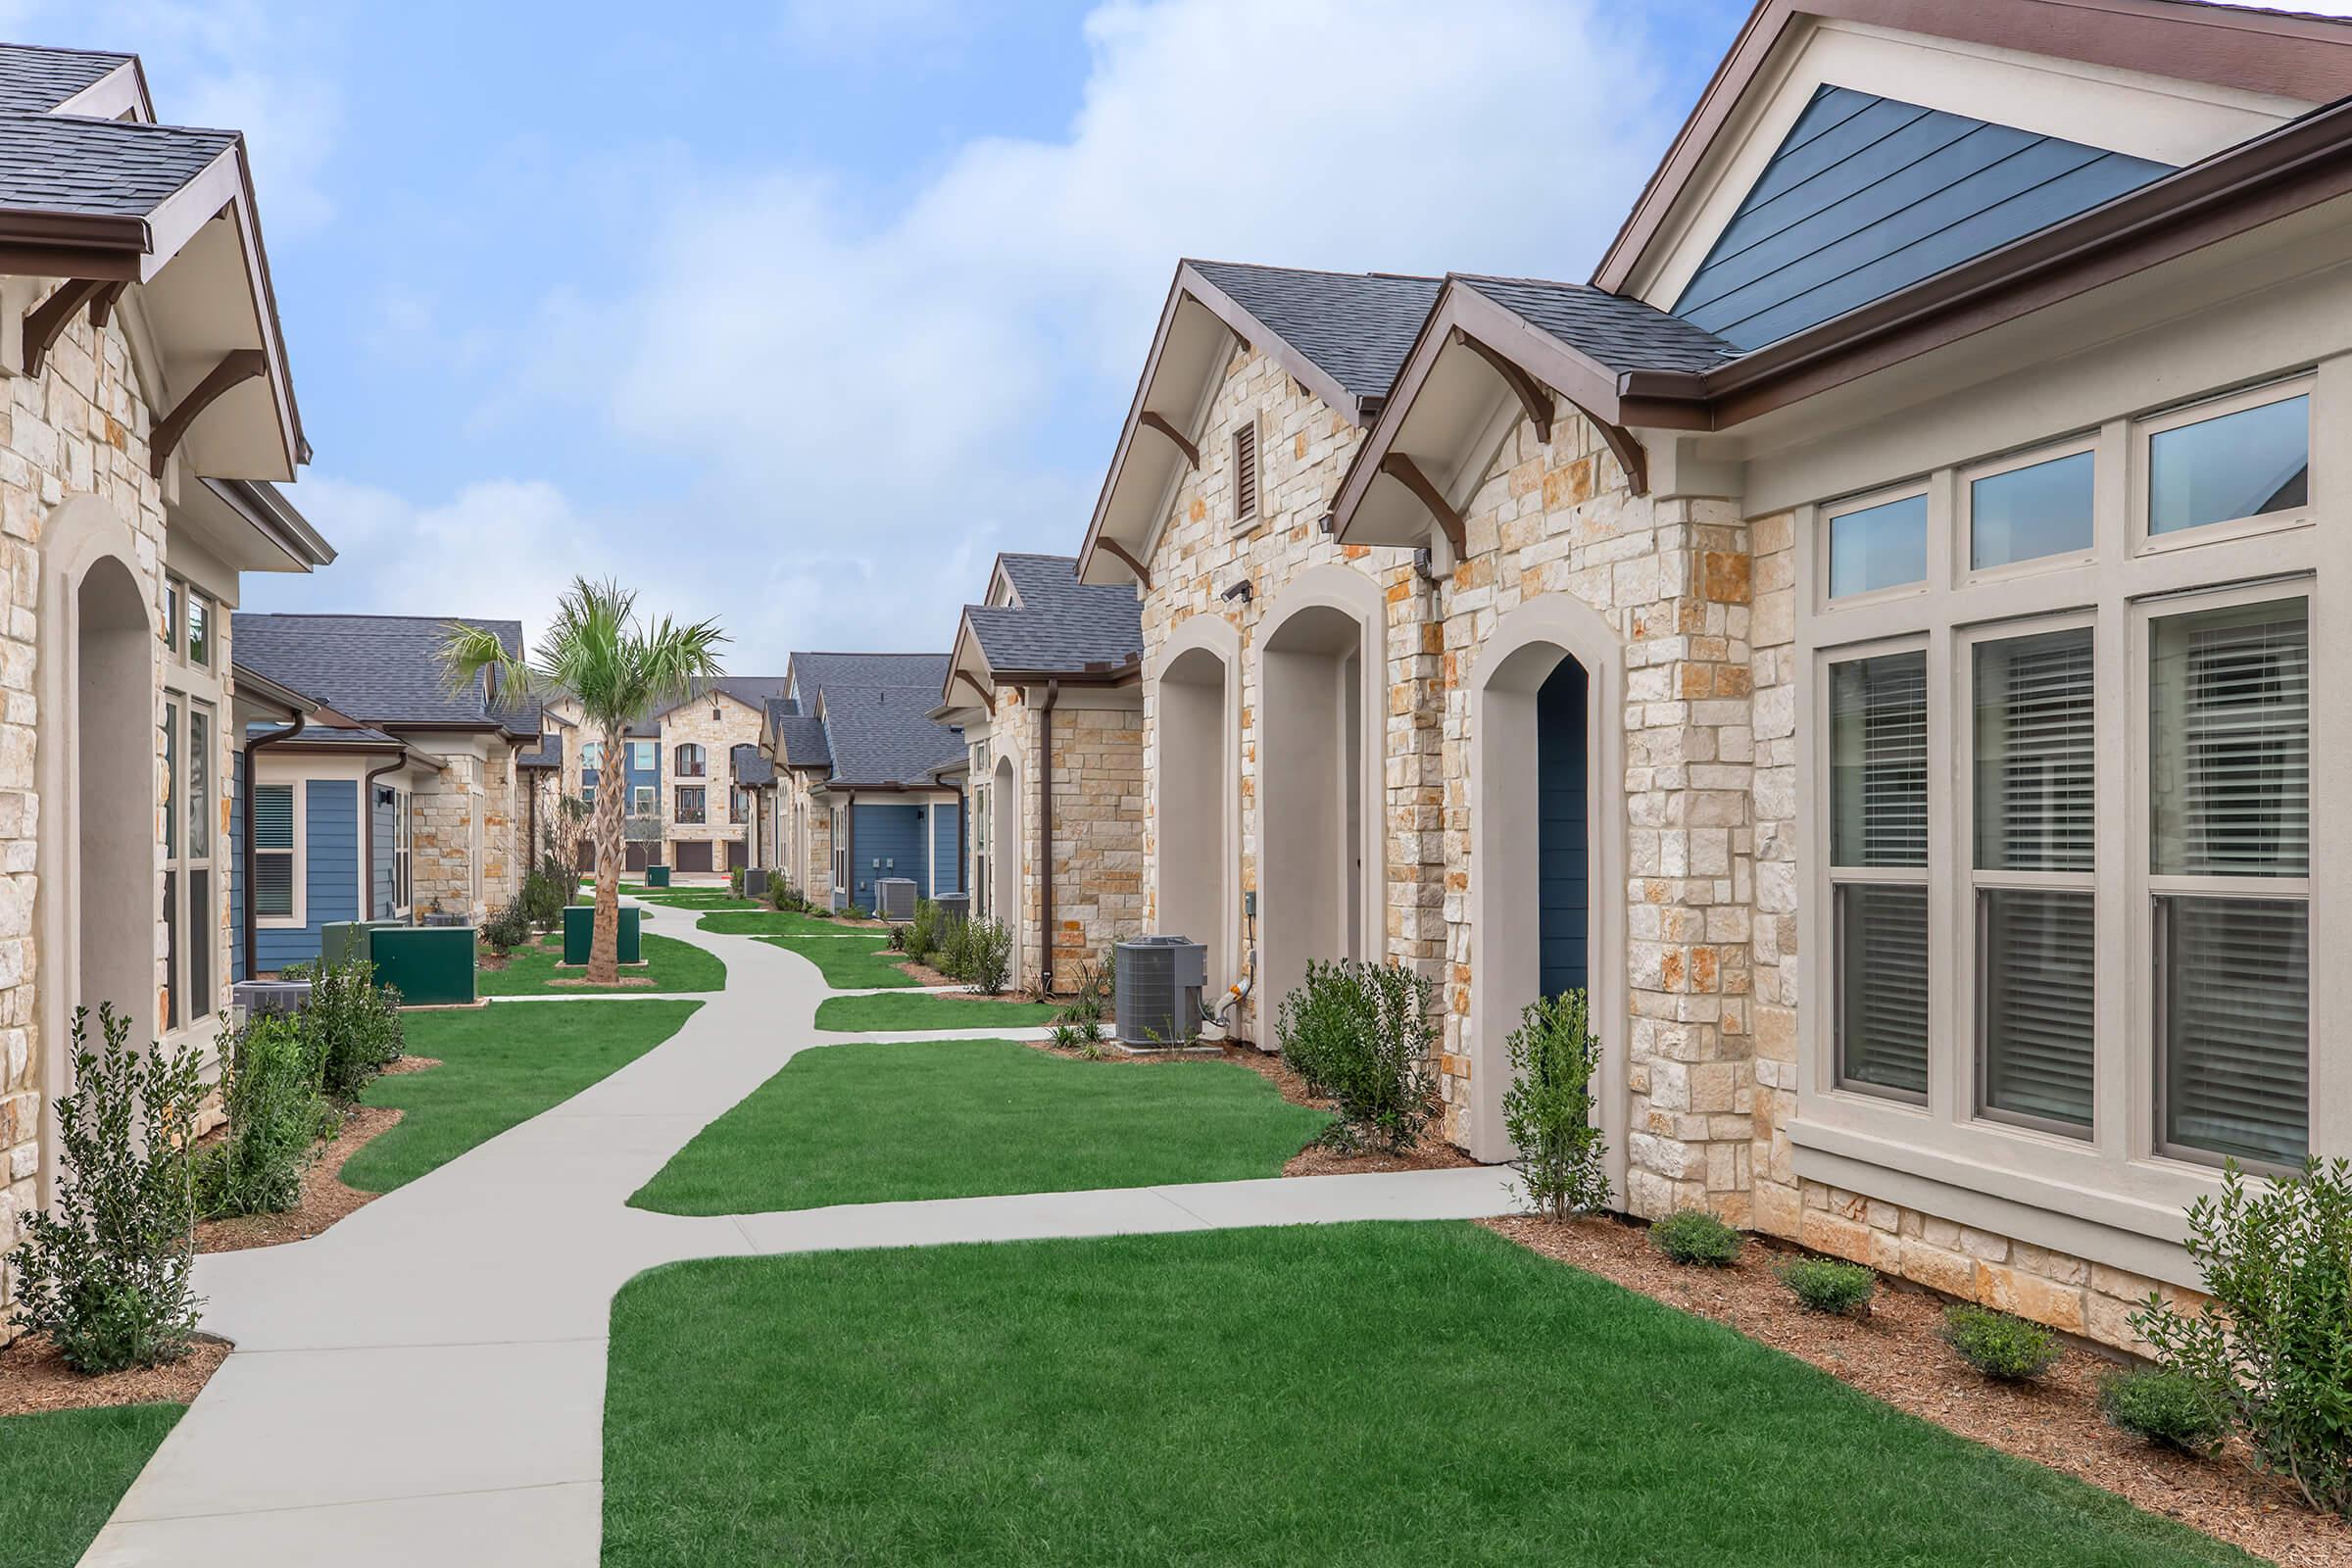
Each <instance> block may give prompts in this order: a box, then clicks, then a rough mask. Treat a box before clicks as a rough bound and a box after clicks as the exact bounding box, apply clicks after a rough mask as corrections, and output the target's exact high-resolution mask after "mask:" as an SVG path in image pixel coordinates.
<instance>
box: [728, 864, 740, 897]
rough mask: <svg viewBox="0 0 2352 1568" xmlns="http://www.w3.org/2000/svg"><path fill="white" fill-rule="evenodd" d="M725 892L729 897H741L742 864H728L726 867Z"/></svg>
mask: <svg viewBox="0 0 2352 1568" xmlns="http://www.w3.org/2000/svg"><path fill="white" fill-rule="evenodd" d="M727 892H728V894H729V895H730V896H731V897H734V898H738V899H740V898H742V897H743V867H742V866H740V865H730V866H728V867H727Z"/></svg>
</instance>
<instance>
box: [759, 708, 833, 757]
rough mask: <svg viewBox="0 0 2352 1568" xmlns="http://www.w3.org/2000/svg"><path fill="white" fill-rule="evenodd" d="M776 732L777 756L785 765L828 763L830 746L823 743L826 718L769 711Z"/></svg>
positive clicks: (830, 753) (831, 752)
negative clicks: (771, 712)
mask: <svg viewBox="0 0 2352 1568" xmlns="http://www.w3.org/2000/svg"><path fill="white" fill-rule="evenodd" d="M768 722H769V723H770V724H771V725H773V726H774V729H775V735H776V745H775V753H776V760H778V761H780V762H782V763H783V764H784V765H785V766H786V767H793V768H809V767H831V766H832V765H833V749H832V748H831V747H830V746H828V745H826V744H825V721H824V720H823V719H821V718H819V717H817V716H816V715H815V714H814V713H784V714H771V715H770V717H769V719H768Z"/></svg>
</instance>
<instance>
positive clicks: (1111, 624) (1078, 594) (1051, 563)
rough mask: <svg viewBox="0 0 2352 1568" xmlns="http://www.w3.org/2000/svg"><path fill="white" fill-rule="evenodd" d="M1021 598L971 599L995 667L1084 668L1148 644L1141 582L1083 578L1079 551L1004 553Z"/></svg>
mask: <svg viewBox="0 0 2352 1568" xmlns="http://www.w3.org/2000/svg"><path fill="white" fill-rule="evenodd" d="M997 560H998V562H999V564H1002V565H1003V566H1004V568H1005V576H1007V577H1009V578H1011V579H1012V591H1013V593H1014V595H1015V596H1016V597H1017V598H1018V600H1019V603H1018V604H1017V605H966V606H965V607H964V612H963V613H964V615H965V617H966V618H967V619H968V620H969V621H970V622H971V627H972V635H974V636H975V637H977V638H979V640H980V651H981V653H983V654H985V655H986V656H987V657H988V662H989V667H990V668H992V669H998V670H1008V669H1020V670H1032V669H1034V670H1052V671H1069V672H1071V673H1076V672H1078V671H1081V670H1085V669H1087V668H1089V667H1095V668H1100V667H1103V666H1104V665H1118V664H1126V663H1131V662H1134V661H1135V660H1137V659H1139V658H1141V657H1142V655H1143V651H1144V607H1143V605H1142V603H1141V602H1140V601H1138V600H1137V598H1136V596H1135V590H1134V588H1132V587H1130V586H1128V585H1127V584H1124V583H1120V584H1114V585H1109V586H1101V587H1098V586H1095V585H1093V584H1089V583H1082V582H1080V581H1079V580H1078V562H1077V559H1076V558H1075V557H1072V556H1031V555H1004V556H1000V557H998V558H997Z"/></svg>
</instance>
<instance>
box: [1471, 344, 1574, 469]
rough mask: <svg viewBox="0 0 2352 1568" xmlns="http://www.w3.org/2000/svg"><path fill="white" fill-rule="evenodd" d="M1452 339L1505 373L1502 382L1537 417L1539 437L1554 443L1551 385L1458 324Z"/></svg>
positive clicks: (1531, 417) (1529, 415)
mask: <svg viewBox="0 0 2352 1568" xmlns="http://www.w3.org/2000/svg"><path fill="white" fill-rule="evenodd" d="M1453 340H1454V341H1455V342H1456V343H1459V344H1461V345H1462V346H1463V347H1464V348H1466V349H1469V350H1470V351H1471V352H1472V353H1474V354H1476V355H1477V356H1478V357H1479V358H1480V359H1482V360H1484V361H1486V362H1487V366H1488V368H1490V369H1492V370H1493V371H1494V372H1495V374H1496V375H1499V376H1501V377H1502V384H1503V385H1504V386H1507V387H1509V388H1510V389H1511V394H1512V395H1513V396H1514V397H1516V398H1518V400H1519V406H1520V407H1521V408H1523V409H1525V410H1526V411H1527V417H1528V418H1529V419H1531V420H1533V421H1534V423H1535V426H1536V439H1537V440H1539V441H1541V442H1543V443H1544V445H1545V446H1549V445H1550V444H1551V416H1552V403H1551V388H1549V387H1547V386H1545V385H1544V383H1543V382H1541V381H1539V380H1537V379H1536V378H1535V377H1534V376H1532V375H1530V374H1528V373H1527V372H1526V371H1525V370H1523V369H1521V368H1519V367H1518V366H1516V365H1513V364H1512V363H1511V362H1510V361H1509V360H1508V359H1506V358H1505V357H1504V356H1503V355H1501V354H1499V353H1497V352H1496V351H1495V350H1494V349H1492V348H1489V347H1488V346H1487V345H1486V344H1485V343H1482V342H1481V341H1479V340H1478V339H1477V338H1474V337H1472V336H1471V335H1470V334H1469V333H1467V332H1465V331H1463V330H1462V329H1461V328H1460V327H1458V326H1457V327H1455V328H1454V329H1453Z"/></svg>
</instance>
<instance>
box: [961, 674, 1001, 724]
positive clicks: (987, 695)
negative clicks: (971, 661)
mask: <svg viewBox="0 0 2352 1568" xmlns="http://www.w3.org/2000/svg"><path fill="white" fill-rule="evenodd" d="M954 678H955V679H956V680H959V681H961V682H963V683H964V684H965V685H966V686H969V687H970V688H971V689H972V690H973V691H974V692H976V693H978V694H979V698H980V706H981V707H982V708H985V709H987V710H988V711H990V712H991V713H994V712H995V711H997V694H996V693H995V692H992V691H990V690H989V689H988V688H987V687H985V686H983V685H981V684H980V682H979V680H978V679H977V678H976V677H975V676H974V675H973V674H972V672H971V671H970V670H968V669H959V670H956V673H955V676H954Z"/></svg>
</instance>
